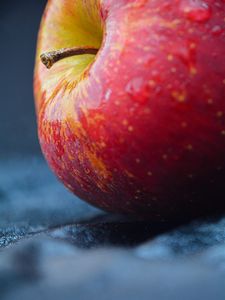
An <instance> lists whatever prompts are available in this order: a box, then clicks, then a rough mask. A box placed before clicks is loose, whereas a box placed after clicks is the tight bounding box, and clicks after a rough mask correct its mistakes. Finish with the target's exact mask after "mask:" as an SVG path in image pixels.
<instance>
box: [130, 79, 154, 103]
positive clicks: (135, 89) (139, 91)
mask: <svg viewBox="0 0 225 300" xmlns="http://www.w3.org/2000/svg"><path fill="white" fill-rule="evenodd" d="M125 90H126V92H127V93H128V94H129V95H130V96H131V97H132V98H134V99H135V100H136V101H138V102H140V103H145V102H146V101H147V100H148V99H149V91H148V87H147V85H145V84H144V79H143V78H142V77H136V78H133V79H131V80H130V81H129V82H128V84H127V85H126V88H125Z"/></svg>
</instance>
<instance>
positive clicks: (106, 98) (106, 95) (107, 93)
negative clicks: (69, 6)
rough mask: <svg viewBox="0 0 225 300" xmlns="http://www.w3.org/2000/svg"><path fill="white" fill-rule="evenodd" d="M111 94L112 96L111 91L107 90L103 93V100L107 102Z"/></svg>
mask: <svg viewBox="0 0 225 300" xmlns="http://www.w3.org/2000/svg"><path fill="white" fill-rule="evenodd" d="M111 94H112V90H111V89H108V90H107V91H106V93H105V100H107V101H108V100H109V98H110V96H111Z"/></svg>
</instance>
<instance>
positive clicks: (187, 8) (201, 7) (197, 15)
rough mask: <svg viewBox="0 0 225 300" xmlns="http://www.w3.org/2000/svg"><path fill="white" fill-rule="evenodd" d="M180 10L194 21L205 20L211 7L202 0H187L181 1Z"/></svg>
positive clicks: (208, 17)
mask: <svg viewBox="0 0 225 300" xmlns="http://www.w3.org/2000/svg"><path fill="white" fill-rule="evenodd" d="M181 10H182V11H183V13H184V14H185V15H186V17H187V18H188V19H189V20H191V21H195V22H206V21H208V20H209V19H210V17H211V13H212V12H211V8H210V7H209V5H208V4H207V3H206V2H205V1H202V0H189V1H186V0H185V1H183V2H182V3H181Z"/></svg>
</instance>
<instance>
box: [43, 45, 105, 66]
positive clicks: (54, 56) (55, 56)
mask: <svg viewBox="0 0 225 300" xmlns="http://www.w3.org/2000/svg"><path fill="white" fill-rule="evenodd" d="M98 50H99V49H97V48H92V47H88V46H86V47H74V48H63V49H60V50H55V51H50V52H46V53H43V54H41V56H40V58H41V61H42V63H43V64H44V65H45V66H46V68H47V69H50V68H51V67H52V66H53V65H54V64H55V63H56V62H57V61H59V60H61V59H63V58H67V57H71V56H75V55H81V54H93V55H96V54H97V52H98Z"/></svg>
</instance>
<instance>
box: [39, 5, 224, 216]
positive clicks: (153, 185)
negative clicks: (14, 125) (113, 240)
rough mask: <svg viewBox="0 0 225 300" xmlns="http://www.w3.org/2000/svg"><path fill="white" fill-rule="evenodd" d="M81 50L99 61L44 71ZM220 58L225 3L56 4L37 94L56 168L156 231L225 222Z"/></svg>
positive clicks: (106, 205)
mask: <svg viewBox="0 0 225 300" xmlns="http://www.w3.org/2000/svg"><path fill="white" fill-rule="evenodd" d="M82 26H83V27H82ZM102 39H103V41H102ZM80 45H89V46H96V47H100V50H99V52H98V54H97V56H96V57H94V58H93V57H92V56H90V55H84V56H82V57H81V56H79V57H78V56H74V57H71V58H67V59H64V60H62V61H60V62H58V63H56V64H55V65H54V66H53V67H52V69H51V70H47V69H46V68H45V67H44V66H43V65H42V63H41V62H40V59H39V56H40V54H41V53H43V52H45V51H50V50H56V49H60V48H65V47H74V46H80ZM224 57H225V3H224V1H222V0H217V1H215V0H205V1H201V0H198V1H191V0H173V1H166V0H157V1H156V0H151V1H150V0H136V1H128V0H116V1H113V0H102V1H98V0H86V1H85V0H78V1H70V0H61V1H57V0H52V1H49V2H48V5H47V7H46V10H45V13H44V16H43V19H42V23H41V28H40V33H39V38H38V48H37V59H36V66H35V76H34V78H35V80H34V91H35V99H36V110H37V118H38V132H39V139H40V144H41V147H42V151H43V153H44V155H45V157H46V160H47V161H48V163H49V165H50V167H51V168H52V170H53V171H54V173H55V174H56V175H57V177H58V178H59V179H60V180H61V181H62V182H63V183H64V184H65V186H66V187H67V188H69V189H70V190H71V191H72V192H73V193H74V194H76V195H78V196H79V197H80V198H81V199H84V200H86V201H87V202H89V203H91V204H93V205H95V206H97V207H100V208H102V209H104V210H107V211H111V212H116V213H123V214H133V215H136V216H139V217H143V218H148V219H149V220H152V221H153V220H174V219H184V218H191V217H196V216H203V215H205V214H208V213H218V212H222V211H224V209H225V115H224V114H225V59H224Z"/></svg>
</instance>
